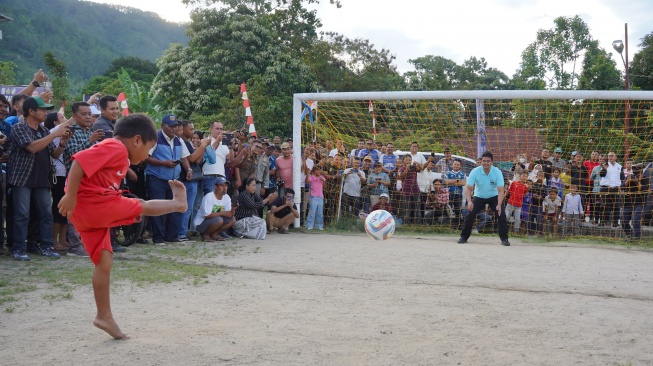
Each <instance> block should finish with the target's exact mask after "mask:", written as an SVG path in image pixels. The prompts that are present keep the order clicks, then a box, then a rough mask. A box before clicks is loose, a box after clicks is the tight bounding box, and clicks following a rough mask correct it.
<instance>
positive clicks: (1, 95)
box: [0, 94, 13, 106]
mask: <svg viewBox="0 0 653 366" xmlns="http://www.w3.org/2000/svg"><path fill="white" fill-rule="evenodd" d="M12 100H13V99H12ZM0 102H2V103H3V104H6V105H7V106H9V105H10V104H9V101H8V100H7V97H5V95H4V94H0ZM12 103H13V102H12Z"/></svg>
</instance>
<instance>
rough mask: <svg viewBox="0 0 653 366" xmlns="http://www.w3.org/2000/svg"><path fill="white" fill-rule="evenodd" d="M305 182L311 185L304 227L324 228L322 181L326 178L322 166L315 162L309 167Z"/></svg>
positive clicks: (311, 228)
mask: <svg viewBox="0 0 653 366" xmlns="http://www.w3.org/2000/svg"><path fill="white" fill-rule="evenodd" d="M306 182H307V183H309V184H310V187H311V201H310V206H309V209H308V217H307V218H306V228H307V229H308V230H313V227H316V228H317V229H318V230H324V182H326V178H325V177H324V175H323V174H322V166H320V165H318V164H316V165H314V166H313V169H311V175H309V176H308V177H306Z"/></svg>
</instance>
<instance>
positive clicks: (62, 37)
mask: <svg viewBox="0 0 653 366" xmlns="http://www.w3.org/2000/svg"><path fill="white" fill-rule="evenodd" d="M0 12H2V14H4V15H6V16H9V17H11V18H13V19H14V21H13V22H8V23H2V25H1V26H0V29H2V33H3V39H2V40H0V60H3V61H13V62H14V63H15V64H16V66H17V67H16V70H15V72H16V78H17V80H18V82H19V83H27V82H29V80H31V78H32V74H33V73H34V71H35V70H37V69H39V68H43V69H45V65H44V62H43V54H44V53H45V52H47V51H51V52H52V53H53V54H54V55H55V57H57V58H58V59H59V60H62V61H63V62H64V63H65V64H66V68H67V70H68V72H69V74H70V76H69V79H70V81H71V87H72V88H73V89H77V88H79V86H80V85H81V84H82V83H85V82H86V81H88V80H89V79H90V78H92V77H93V76H96V75H100V74H102V73H103V72H104V71H105V70H106V69H107V68H108V67H109V65H110V63H111V60H113V59H114V58H116V57H121V56H138V57H141V58H145V59H149V60H152V61H154V60H155V59H156V58H158V57H160V56H161V55H162V54H163V51H164V50H166V49H167V48H168V47H169V45H170V43H182V44H186V43H187V42H188V38H187V37H186V35H185V30H186V26H187V25H186V24H179V23H172V22H168V21H165V20H163V19H161V18H160V17H159V16H158V15H157V14H155V13H152V12H144V11H142V10H138V9H134V8H129V7H122V6H116V5H107V4H97V3H91V2H85V1H79V0H48V1H42V0H9V1H3V6H2V9H1V10H0Z"/></svg>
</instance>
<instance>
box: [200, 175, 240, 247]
mask: <svg viewBox="0 0 653 366" xmlns="http://www.w3.org/2000/svg"><path fill="white" fill-rule="evenodd" d="M213 181H214V182H215V185H214V190H213V192H209V193H207V194H206V195H205V196H204V198H202V204H201V205H200V208H199V210H197V215H196V216H195V222H194V223H195V225H197V226H196V229H197V231H198V232H199V233H200V234H202V240H203V241H224V240H225V239H224V237H222V236H221V235H220V234H222V233H224V232H226V230H227V229H229V228H230V227H232V226H233V225H234V223H235V222H236V220H235V219H234V212H235V211H236V208H237V207H238V206H233V207H232V206H231V197H229V195H228V194H227V184H228V183H227V180H226V179H225V178H223V177H217V178H216V179H214V180H213Z"/></svg>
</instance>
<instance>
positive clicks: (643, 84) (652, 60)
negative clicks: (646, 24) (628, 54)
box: [630, 32, 653, 90]
mask: <svg viewBox="0 0 653 366" xmlns="http://www.w3.org/2000/svg"><path fill="white" fill-rule="evenodd" d="M641 41H642V42H641V43H640V44H639V47H640V50H639V52H637V53H636V54H635V56H634V57H633V61H632V62H631V63H630V82H631V83H632V85H633V86H634V87H637V88H640V89H642V90H653V32H651V33H649V34H647V35H645V36H644V37H643V38H642V39H641Z"/></svg>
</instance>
